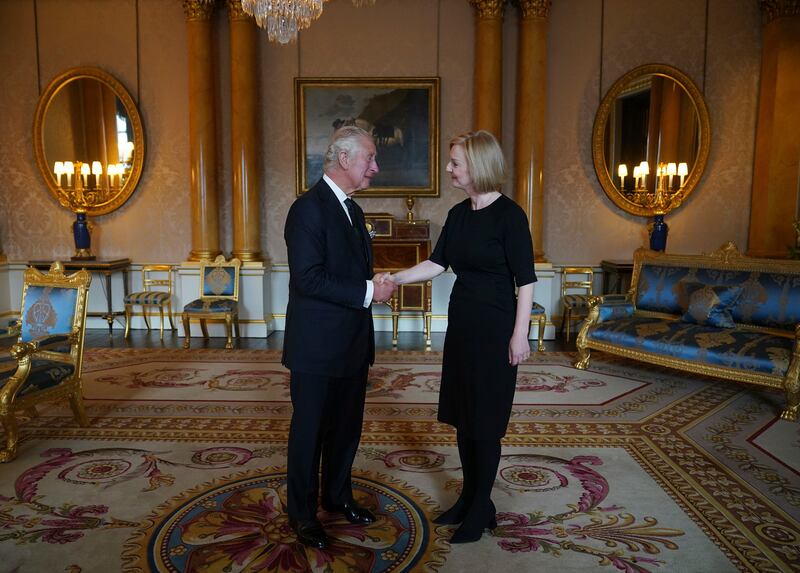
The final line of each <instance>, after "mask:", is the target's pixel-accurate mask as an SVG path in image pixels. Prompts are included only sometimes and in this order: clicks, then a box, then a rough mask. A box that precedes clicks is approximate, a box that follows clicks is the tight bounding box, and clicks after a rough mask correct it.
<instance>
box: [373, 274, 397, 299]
mask: <svg viewBox="0 0 800 573" xmlns="http://www.w3.org/2000/svg"><path fill="white" fill-rule="evenodd" d="M372 283H373V285H374V286H375V290H374V291H373V292H372V301H373V302H386V301H387V300H389V299H390V298H392V296H393V295H394V293H395V292H397V285H396V284H394V282H392V279H391V278H390V275H389V274H388V273H381V274H378V275H375V276H374V277H373V278H372Z"/></svg>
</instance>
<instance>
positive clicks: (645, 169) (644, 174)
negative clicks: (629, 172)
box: [639, 161, 650, 187]
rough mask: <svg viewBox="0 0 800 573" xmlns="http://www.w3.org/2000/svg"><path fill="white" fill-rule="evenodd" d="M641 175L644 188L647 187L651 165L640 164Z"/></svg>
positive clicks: (643, 162)
mask: <svg viewBox="0 0 800 573" xmlns="http://www.w3.org/2000/svg"><path fill="white" fill-rule="evenodd" d="M639 174H640V175H641V176H642V187H647V176H648V175H649V174H650V165H648V163H647V161H642V162H641V163H640V164H639Z"/></svg>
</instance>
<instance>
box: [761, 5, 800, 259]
mask: <svg viewBox="0 0 800 573" xmlns="http://www.w3.org/2000/svg"><path fill="white" fill-rule="evenodd" d="M761 11H762V14H763V15H764V21H765V24H764V29H763V36H762V47H761V80H760V84H759V98H758V125H757V127H756V146H755V160H754V164H753V191H752V197H751V205H750V238H749V243H748V253H749V254H750V255H753V256H762V257H786V256H787V255H788V254H789V250H788V248H789V246H790V245H795V244H796V240H797V239H796V237H795V232H794V229H793V228H792V220H793V219H794V218H797V217H798V209H799V207H798V201H800V197H798V184H799V183H800V181H799V179H800V113H798V111H797V109H798V108H797V102H799V101H800V3H798V2H797V1H793V0H762V2H761Z"/></svg>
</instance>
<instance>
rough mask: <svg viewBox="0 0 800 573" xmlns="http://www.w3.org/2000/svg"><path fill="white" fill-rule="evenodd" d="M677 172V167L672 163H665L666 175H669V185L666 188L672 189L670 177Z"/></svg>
mask: <svg viewBox="0 0 800 573" xmlns="http://www.w3.org/2000/svg"><path fill="white" fill-rule="evenodd" d="M677 172H678V168H677V166H676V165H675V164H674V163H667V175H668V176H669V185H668V186H667V189H672V177H673V176H674V175H675V174H676V173H677Z"/></svg>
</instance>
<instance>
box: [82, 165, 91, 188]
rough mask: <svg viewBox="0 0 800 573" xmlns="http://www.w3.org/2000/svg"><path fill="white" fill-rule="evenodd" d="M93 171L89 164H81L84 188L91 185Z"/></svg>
mask: <svg viewBox="0 0 800 573" xmlns="http://www.w3.org/2000/svg"><path fill="white" fill-rule="evenodd" d="M91 173H92V170H91V169H89V164H88V163H84V164H82V165H81V178H82V179H83V186H84V188H86V187H88V186H89V175H90V174H91Z"/></svg>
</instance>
